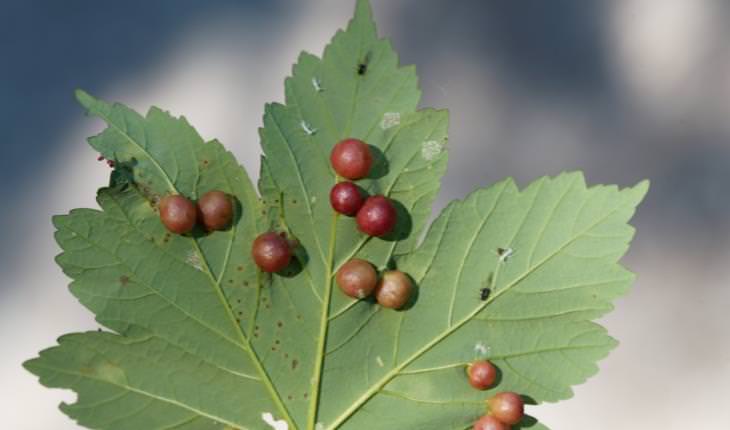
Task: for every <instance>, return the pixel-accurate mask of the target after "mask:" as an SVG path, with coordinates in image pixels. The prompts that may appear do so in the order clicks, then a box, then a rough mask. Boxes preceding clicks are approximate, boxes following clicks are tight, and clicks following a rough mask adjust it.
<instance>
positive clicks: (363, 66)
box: [357, 52, 370, 76]
mask: <svg viewBox="0 0 730 430" xmlns="http://www.w3.org/2000/svg"><path fill="white" fill-rule="evenodd" d="M369 63H370V52H368V53H367V54H365V57H364V58H363V59H362V61H360V62H359V63H358V64H357V74H358V75H360V76H362V75H364V74H365V73H367V71H368V64H369Z"/></svg>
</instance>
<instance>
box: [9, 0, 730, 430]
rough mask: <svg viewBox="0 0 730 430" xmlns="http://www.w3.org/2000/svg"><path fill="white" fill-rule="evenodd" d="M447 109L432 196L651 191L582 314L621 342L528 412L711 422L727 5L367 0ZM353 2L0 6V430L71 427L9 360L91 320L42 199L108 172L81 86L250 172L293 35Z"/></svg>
mask: <svg viewBox="0 0 730 430" xmlns="http://www.w3.org/2000/svg"><path fill="white" fill-rule="evenodd" d="M372 3H373V8H374V13H375V16H376V19H377V22H378V25H379V29H380V32H381V34H382V35H384V36H387V37H389V38H391V39H392V42H393V44H394V46H395V48H396V50H398V51H399V52H400V55H401V61H402V63H403V64H416V65H417V67H418V72H419V74H420V77H421V86H422V88H423V94H424V97H423V103H422V104H423V105H424V106H435V107H442V108H448V109H450V110H451V117H452V120H451V133H450V142H449V145H450V170H449V173H448V174H447V175H446V177H445V180H444V181H443V186H442V191H441V195H440V197H439V200H438V202H437V205H436V209H437V210H438V209H440V208H441V207H443V206H444V205H445V204H446V203H447V202H448V201H449V200H452V199H454V198H460V197H463V196H464V195H465V194H466V193H468V192H469V191H470V190H471V189H473V188H474V187H476V186H483V185H487V184H490V183H492V182H494V181H496V180H498V179H501V178H503V177H505V176H514V177H515V178H516V179H517V180H518V182H519V183H520V184H523V185H524V184H526V183H528V182H529V181H531V180H533V179H535V178H537V177H539V176H541V175H545V174H557V173H559V172H560V171H562V170H574V169H582V170H584V171H585V172H586V175H587V178H588V180H589V182H591V183H618V184H620V185H622V186H627V185H632V184H634V183H636V182H637V181H639V180H640V179H643V178H649V179H651V181H652V189H651V191H650V193H649V195H648V198H647V200H646V201H645V203H644V204H643V205H642V206H641V207H640V210H639V212H638V214H637V216H636V218H635V219H634V222H633V223H634V225H635V226H636V227H637V228H638V235H637V237H636V238H635V241H634V246H633V248H632V250H631V251H630V253H629V255H628V256H627V257H626V258H625V260H624V262H625V264H626V265H627V266H628V267H629V268H630V269H632V270H634V271H636V272H638V274H639V276H638V279H637V282H636V284H635V287H634V289H633V291H632V292H631V293H630V294H629V295H628V296H626V297H624V298H622V299H621V300H619V301H618V302H617V308H616V311H615V312H613V313H612V314H611V315H610V316H608V317H607V318H604V319H603V321H602V322H603V323H604V324H605V325H606V326H607V327H608V329H609V331H610V332H611V333H612V334H613V335H614V336H615V337H616V338H618V339H619V340H620V341H621V345H620V347H619V348H618V349H616V350H615V351H614V352H613V353H612V354H611V355H610V356H609V358H608V359H606V360H604V361H603V362H601V363H600V366H601V368H602V371H601V373H599V375H598V376H596V377H594V378H592V379H590V380H589V381H588V382H587V383H586V384H583V385H581V386H578V387H576V389H575V393H576V397H575V398H574V399H572V400H570V401H566V402H563V403H559V404H557V405H545V406H540V407H538V408H532V409H531V412H532V413H533V414H534V415H536V416H537V417H539V418H540V419H541V420H542V421H544V422H545V423H546V424H547V425H548V426H549V427H551V428H552V429H554V430H586V429H591V430H607V429H617V428H618V429H663V430H671V429H687V428H694V429H728V428H730V408H728V407H727V402H728V400H730V336H729V335H728V332H729V328H730V316H728V314H727V310H728V308H730V286H729V285H728V283H729V282H728V281H730V264H728V262H730V225H729V224H730V198H729V194H728V187H729V186H730V44H728V43H727V41H728V40H730V25H728V22H730V21H729V20H730V2H727V1H722V0H718V1H712V0H611V1H608V0H606V1H592V2H586V1H581V0H574V1H568V0H553V1H550V2H545V1H539V0H532V1H521V2H513V1H508V0H503V1H485V0H461V1H458V2H456V1H451V0H429V1H427V2H426V1H422V0H420V1H419V0H397V1H396V0H372ZM353 4H354V2H353V1H342V0H317V1H315V0H308V1H281V0H278V1H277V0H267V1H264V0H261V1H255V0H250V1H233V0H230V1H228V0H216V1H206V2H202V1H193V0H175V1H172V0H167V1H166V0H162V1H155V2H148V1H124V2H103V4H102V2H91V1H81V0H72V1H64V2H55V1H21V0H16V1H13V0H10V1H8V0H2V1H0V53H2V57H1V59H0V124H1V125H2V127H1V128H0V130H1V132H0V136H2V143H1V145H2V156H0V197H1V198H2V201H4V202H6V203H8V204H7V205H6V206H5V209H4V210H2V211H0V233H1V236H0V237H2V245H1V246H0V345H1V346H0V348H1V349H2V354H0V411H2V414H1V415H2V418H3V422H4V423H5V424H3V428H7V429H10V430H35V429H54V430H65V429H74V428H76V427H75V425H74V424H73V423H72V422H70V421H69V420H68V419H67V418H65V416H64V415H62V414H61V413H60V412H59V411H58V410H57V408H56V406H57V404H58V403H59V402H60V401H62V400H65V401H72V400H73V398H74V396H73V394H71V393H70V392H62V391H58V390H48V389H45V388H42V387H41V386H40V385H39V384H38V382H37V380H36V378H35V377H33V376H31V375H30V374H29V373H27V372H25V371H24V370H22V368H21V367H20V363H21V362H22V361H23V360H25V359H27V358H29V357H32V356H34V355H35V354H36V353H37V351H38V350H40V349H42V348H45V347H48V346H50V345H51V344H53V343H54V340H55V338H56V337H57V336H59V335H60V334H62V333H66V332H69V331H75V330H85V329H93V328H96V327H97V325H96V324H95V323H94V321H93V318H92V315H91V314H90V313H89V312H88V311H86V310H85V309H84V308H82V307H81V305H79V304H78V303H77V302H76V301H75V299H74V298H73V297H72V296H71V295H70V294H69V293H68V292H67V289H66V285H67V283H68V280H67V279H66V278H65V276H64V275H63V274H62V273H61V271H60V270H59V269H58V268H57V267H56V266H55V264H54V262H53V257H54V256H55V255H56V254H57V253H58V251H59V250H58V248H57V246H56V245H55V243H54V241H53V237H52V233H53V229H52V227H51V224H50V216H51V215H52V214H58V213H65V212H67V211H68V210H70V209H71V208H74V207H94V206H95V202H94V194H95V191H96V189H97V188H98V187H99V186H101V185H103V184H105V183H106V181H107V175H108V168H107V167H106V165H105V164H104V163H103V162H97V161H96V154H95V153H94V152H93V151H92V150H91V149H90V148H89V147H88V146H87V145H86V144H85V138H86V137H87V136H89V135H92V134H95V133H97V132H98V131H99V130H100V129H101V124H100V122H99V121H97V120H90V119H87V118H85V117H84V116H83V114H82V111H81V109H80V108H79V106H77V104H76V103H75V101H74V99H73V90H74V89H75V88H77V87H82V88H84V89H86V90H88V91H89V92H91V93H92V94H95V95H97V96H99V97H102V98H104V99H107V100H116V101H121V102H124V103H125V104H127V105H129V106H131V107H133V108H135V109H137V110H138V111H146V109H147V108H148V107H149V106H150V105H152V104H155V105H157V106H160V107H163V108H165V109H169V110H170V111H172V112H173V113H175V114H185V116H186V117H187V118H188V119H189V120H190V122H191V123H192V124H193V125H194V126H195V127H196V128H197V129H198V131H199V132H200V133H201V134H202V135H203V137H205V138H213V137H217V138H219V139H220V140H221V141H222V142H224V143H225V144H227V146H228V147H229V148H230V149H231V150H232V151H233V152H234V153H235V154H236V155H237V157H238V159H239V160H240V161H241V162H242V163H243V164H244V165H245V166H246V167H247V169H248V171H249V173H251V174H252V175H253V176H254V177H255V176H257V172H258V154H259V147H258V135H257V128H258V127H259V126H260V125H261V115H262V112H263V105H264V103H265V102H268V101H281V100H283V79H284V77H285V76H287V75H288V74H289V72H290V67H291V64H292V62H293V61H294V60H295V59H296V57H297V55H298V53H299V51H300V50H302V49H304V50H307V51H309V52H313V53H316V54H320V53H321V52H322V49H323V47H324V45H325V44H326V43H327V41H328V40H329V38H330V37H331V36H332V35H333V34H334V31H335V30H336V29H337V28H340V27H343V26H344V25H345V24H346V22H347V20H348V19H349V18H350V17H351V14H352V10H353Z"/></svg>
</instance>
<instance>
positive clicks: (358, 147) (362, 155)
mask: <svg viewBox="0 0 730 430" xmlns="http://www.w3.org/2000/svg"><path fill="white" fill-rule="evenodd" d="M330 162H331V163H332V168H333V169H335V172H337V174H338V175H340V176H342V177H343V178H347V179H352V180H355V179H362V178H364V177H366V176H367V175H368V173H369V172H370V167H371V166H372V164H373V155H372V154H371V153H370V147H369V146H368V144H367V143H365V142H363V141H362V140H358V139H345V140H343V141H341V142H339V143H338V144H336V145H335V146H334V148H332V153H331V154H330Z"/></svg>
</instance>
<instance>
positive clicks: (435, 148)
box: [421, 140, 444, 161]
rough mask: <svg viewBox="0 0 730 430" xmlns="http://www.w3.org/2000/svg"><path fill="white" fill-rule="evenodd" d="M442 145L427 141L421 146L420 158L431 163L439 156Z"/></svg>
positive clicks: (442, 148) (434, 141)
mask: <svg viewBox="0 0 730 430" xmlns="http://www.w3.org/2000/svg"><path fill="white" fill-rule="evenodd" d="M443 150H444V145H443V144H442V143H441V142H439V141H437V140H427V141H425V142H423V143H422V144H421V157H423V159H424V160H426V161H431V160H433V159H434V158H436V156H437V155H439V154H441V151H443Z"/></svg>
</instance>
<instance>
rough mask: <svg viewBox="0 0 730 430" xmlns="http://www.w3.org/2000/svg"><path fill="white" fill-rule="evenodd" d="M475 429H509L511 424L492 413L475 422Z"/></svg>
mask: <svg viewBox="0 0 730 430" xmlns="http://www.w3.org/2000/svg"><path fill="white" fill-rule="evenodd" d="M473 429H474V430H509V426H508V425H507V424H505V423H503V422H502V421H500V420H498V419H497V418H495V417H493V416H491V415H484V416H483V417H481V418H479V420H478V421H477V422H475V423H474V427H473Z"/></svg>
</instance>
